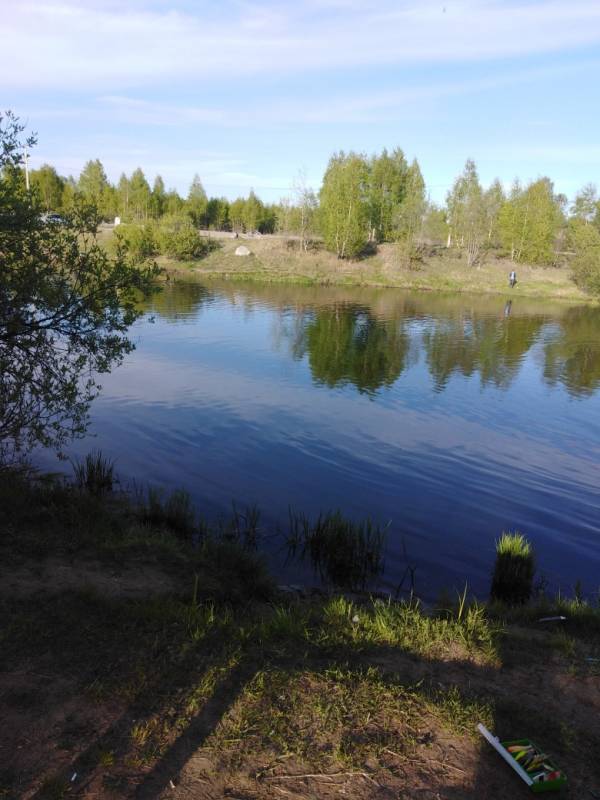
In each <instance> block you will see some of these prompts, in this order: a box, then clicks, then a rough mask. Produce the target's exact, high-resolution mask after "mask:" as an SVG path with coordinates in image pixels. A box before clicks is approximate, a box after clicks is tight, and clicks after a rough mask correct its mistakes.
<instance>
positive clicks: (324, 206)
mask: <svg viewBox="0 0 600 800" xmlns="http://www.w3.org/2000/svg"><path fill="white" fill-rule="evenodd" d="M367 189H368V165H367V162H366V159H365V157H364V156H362V155H357V154H356V153H348V155H346V154H345V153H343V152H340V153H336V154H335V155H333V156H332V157H331V159H330V160H329V165H328V166H327V170H326V172H325V176H324V178H323V186H322V188H321V194H320V202H321V209H320V218H321V231H322V234H323V238H324V240H325V245H326V246H327V247H328V248H329V249H330V250H333V252H334V253H335V254H336V255H337V257H338V258H353V257H355V256H357V255H359V253H360V252H361V251H362V250H363V249H364V247H365V245H366V243H367V238H368V231H367V221H368V212H369V206H368V194H367Z"/></svg>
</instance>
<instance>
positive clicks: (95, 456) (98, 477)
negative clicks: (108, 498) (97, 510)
mask: <svg viewBox="0 0 600 800" xmlns="http://www.w3.org/2000/svg"><path fill="white" fill-rule="evenodd" d="M114 468H115V464H114V461H109V459H108V458H105V457H104V456H103V455H102V451H101V450H94V451H92V452H91V453H88V454H87V456H86V457H85V459H84V460H83V461H79V462H77V463H74V464H73V471H74V473H75V482H76V484H77V486H78V487H79V488H80V489H85V490H86V491H88V492H89V493H90V494H93V495H96V496H97V497H99V496H101V495H103V494H107V493H108V492H112V490H113V486H114V484H115V472H114Z"/></svg>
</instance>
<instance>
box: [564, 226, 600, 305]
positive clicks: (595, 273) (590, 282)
mask: <svg viewBox="0 0 600 800" xmlns="http://www.w3.org/2000/svg"><path fill="white" fill-rule="evenodd" d="M569 242H570V246H571V248H572V249H573V250H574V251H575V256H574V257H573V260H572V261H571V270H572V272H573V280H574V281H575V283H576V284H577V285H578V286H579V287H580V288H582V289H584V290H585V291H586V292H589V293H590V294H594V295H599V296H600V233H599V232H598V230H597V229H596V228H595V227H594V226H593V225H586V224H585V223H582V222H575V223H574V224H573V225H572V226H571V229H570V232H569Z"/></svg>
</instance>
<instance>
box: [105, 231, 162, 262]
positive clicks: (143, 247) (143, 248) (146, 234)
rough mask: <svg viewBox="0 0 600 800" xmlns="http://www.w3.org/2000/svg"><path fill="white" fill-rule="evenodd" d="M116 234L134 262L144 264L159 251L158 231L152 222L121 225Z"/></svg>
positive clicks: (118, 240)
mask: <svg viewBox="0 0 600 800" xmlns="http://www.w3.org/2000/svg"><path fill="white" fill-rule="evenodd" d="M115 236H116V237H117V242H118V243H119V244H122V245H124V246H125V249H126V251H127V253H128V254H129V257H130V258H131V261H132V262H133V263H134V264H142V263H143V262H144V261H147V260H148V259H149V258H152V257H153V256H155V255H157V253H158V245H157V242H156V232H155V229H154V226H153V225H152V224H151V223H146V225H142V226H140V225H119V227H118V229H117V231H116V233H115Z"/></svg>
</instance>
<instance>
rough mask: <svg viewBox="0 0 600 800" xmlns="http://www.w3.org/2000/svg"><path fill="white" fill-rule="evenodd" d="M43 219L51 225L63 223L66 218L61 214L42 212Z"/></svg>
mask: <svg viewBox="0 0 600 800" xmlns="http://www.w3.org/2000/svg"><path fill="white" fill-rule="evenodd" d="M41 220H42V222H46V223H47V224H49V225H62V224H64V222H65V218H64V217H61V215H60V214H42V216H41Z"/></svg>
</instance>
